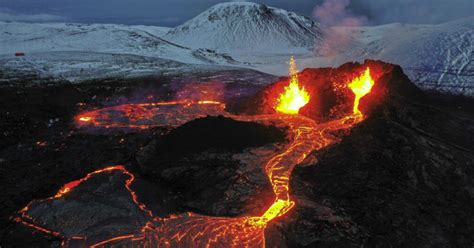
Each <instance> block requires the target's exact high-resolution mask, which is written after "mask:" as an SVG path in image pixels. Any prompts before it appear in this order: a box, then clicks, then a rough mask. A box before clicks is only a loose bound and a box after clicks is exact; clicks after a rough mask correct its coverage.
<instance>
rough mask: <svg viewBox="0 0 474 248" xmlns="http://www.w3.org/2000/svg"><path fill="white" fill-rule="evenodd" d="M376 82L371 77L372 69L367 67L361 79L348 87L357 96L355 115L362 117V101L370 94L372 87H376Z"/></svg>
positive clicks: (358, 78)
mask: <svg viewBox="0 0 474 248" xmlns="http://www.w3.org/2000/svg"><path fill="white" fill-rule="evenodd" d="M374 84H375V81H374V79H373V78H372V76H371V75H370V68H369V67H367V69H365V71H364V73H362V75H360V76H359V77H357V78H355V79H354V80H352V81H351V82H350V83H349V84H348V87H349V88H350V89H351V90H352V92H353V93H354V95H355V99H354V107H353V113H354V114H356V115H362V112H360V110H359V102H360V99H361V98H362V97H363V96H365V95H367V94H368V93H370V91H371V90H372V87H373V86H374Z"/></svg>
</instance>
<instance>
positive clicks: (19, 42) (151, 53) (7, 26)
mask: <svg viewBox="0 0 474 248" xmlns="http://www.w3.org/2000/svg"><path fill="white" fill-rule="evenodd" d="M166 31H167V28H159V27H155V28H153V27H146V26H125V25H116V24H66V23H41V24H32V23H21V22H0V34H1V36H0V44H1V46H0V54H4V55H5V54H14V53H15V52H17V51H21V52H25V53H27V54H29V53H45V52H49V53H52V52H65V51H70V52H94V53H111V54H133V55H142V56H148V57H159V58H164V59H172V60H176V61H179V62H184V63H194V64H210V63H216V64H229V63H230V64H232V63H234V62H235V61H232V59H231V58H229V57H226V56H223V55H221V54H216V53H214V52H212V51H207V50H205V49H191V48H187V47H183V46H179V45H176V44H173V43H171V42H169V41H167V40H164V39H162V38H160V37H159V36H158V35H161V34H163V33H164V32H166Z"/></svg>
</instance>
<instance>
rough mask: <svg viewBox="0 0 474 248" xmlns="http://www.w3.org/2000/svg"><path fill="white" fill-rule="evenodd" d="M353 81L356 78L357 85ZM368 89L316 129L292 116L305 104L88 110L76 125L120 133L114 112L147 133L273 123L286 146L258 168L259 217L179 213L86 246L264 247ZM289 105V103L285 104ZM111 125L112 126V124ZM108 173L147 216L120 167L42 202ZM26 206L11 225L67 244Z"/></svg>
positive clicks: (360, 88)
mask: <svg viewBox="0 0 474 248" xmlns="http://www.w3.org/2000/svg"><path fill="white" fill-rule="evenodd" d="M367 75H368V76H369V77H370V72H366V73H365V74H364V77H367ZM361 78H362V77H361ZM359 79H360V78H358V79H357V80H359ZM363 79H364V80H363V81H364V82H366V81H367V80H366V79H367V78H363ZM369 83H370V82H369ZM372 85H373V84H371V85H370V86H367V85H366V84H365V83H362V84H360V83H351V84H350V87H351V89H352V90H353V92H354V94H355V95H356V99H355V101H354V111H353V113H351V114H349V115H347V116H345V117H343V118H341V119H338V120H334V121H330V122H326V123H321V124H317V123H316V122H315V121H314V120H312V119H310V118H307V117H304V116H301V115H297V113H298V110H299V108H301V107H302V106H304V105H305V104H306V103H304V104H302V105H301V104H299V106H298V107H297V108H296V112H295V111H294V108H293V107H292V108H291V109H292V111H290V112H291V113H292V114H280V113H277V114H274V115H257V116H238V115H231V114H228V113H226V112H224V111H223V109H224V104H222V103H219V102H214V101H200V102H192V101H183V102H160V103H150V104H134V105H121V106H118V107H111V108H107V109H105V110H94V111H92V112H89V113H85V114H81V115H79V116H78V117H77V121H78V122H79V123H82V124H89V125H92V126H104V127H122V126H123V125H125V124H127V123H126V122H123V121H122V120H121V119H120V118H118V119H114V118H110V117H113V116H114V115H113V112H116V111H119V112H121V113H122V114H123V115H125V116H126V117H127V118H128V120H129V121H130V120H132V123H131V124H130V125H129V126H127V127H130V128H148V127H154V126H160V125H164V124H166V123H171V125H173V126H179V125H181V124H183V123H185V122H187V121H189V120H192V119H195V118H200V117H203V116H205V115H208V114H219V115H225V116H227V117H230V118H234V119H236V120H240V121H255V122H263V123H268V122H272V123H277V125H279V126H286V127H288V133H289V137H290V140H291V142H290V144H288V145H287V146H286V147H285V149H284V150H283V151H282V152H281V153H279V154H277V155H275V156H274V157H272V158H271V159H270V160H269V161H268V162H267V163H266V164H265V165H264V171H265V173H266V174H267V177H268V179H269V181H270V183H271V185H272V188H273V192H274V194H275V199H274V201H273V202H272V203H271V204H269V207H268V209H267V210H266V211H265V212H264V213H263V214H262V215H261V216H244V217H236V218H230V217H211V216H203V215H197V214H194V213H184V214H180V215H173V216H170V217H168V218H159V217H153V219H152V220H151V221H149V222H148V223H147V224H146V225H145V226H144V227H143V228H142V229H141V230H140V231H139V232H137V233H133V234H130V235H125V236H118V237H111V238H110V239H108V240H103V241H100V242H98V243H96V244H89V245H92V246H91V247H110V246H125V247H132V246H133V247H135V246H140V247H264V246H265V236H264V232H265V228H266V226H267V224H268V223H269V222H271V221H272V220H274V219H276V218H279V217H281V216H284V215H285V214H286V213H287V212H288V211H290V210H291V208H292V207H294V205H295V202H294V201H293V200H292V199H291V197H290V193H289V185H290V176H291V173H292V171H293V169H294V168H295V166H297V165H298V164H300V163H301V162H303V161H304V160H305V158H306V157H307V156H308V154H310V153H311V152H312V151H314V150H319V149H322V148H324V147H327V146H328V145H331V144H334V143H335V142H338V139H337V138H334V137H332V136H330V135H325V134H326V133H327V132H331V131H336V130H341V129H349V128H351V127H353V126H354V125H356V124H357V123H359V122H361V121H362V120H363V119H364V118H363V115H362V113H361V112H360V111H359V109H358V102H359V100H360V98H361V97H363V96H364V95H365V94H367V93H368V92H370V88H371V87H372ZM287 90H292V89H287ZM296 97H299V96H296ZM289 100H290V101H291V99H289ZM169 107H172V108H169ZM111 113H112V114H111ZM157 116H158V117H157ZM147 118H151V120H148V121H149V122H143V120H142V119H147ZM114 120H118V121H117V122H114ZM111 170H119V171H121V172H122V173H124V174H126V175H128V176H129V177H130V179H129V180H127V181H126V185H125V186H126V188H127V190H128V191H129V192H130V194H131V197H132V199H133V201H134V202H135V204H137V206H139V207H140V209H141V210H142V211H144V212H146V213H147V214H148V215H150V216H153V214H152V213H151V212H150V211H149V210H148V209H147V208H146V206H145V205H143V204H142V203H140V202H139V201H138V199H137V196H136V194H135V192H133V191H132V190H131V187H130V185H131V184H132V182H133V180H134V176H133V174H131V173H130V172H128V171H127V170H126V169H125V168H124V167H122V166H116V167H108V168H105V169H102V170H99V171H96V172H92V173H89V174H88V175H87V176H86V177H84V178H83V179H80V180H77V181H74V182H71V183H68V184H66V185H65V186H64V187H63V188H62V189H60V190H59V191H58V193H57V194H56V195H55V196H53V197H51V198H48V199H45V200H49V201H52V200H55V199H57V198H61V197H63V196H64V195H65V194H68V193H69V192H71V191H72V190H74V187H77V186H78V185H79V184H80V183H82V182H83V181H85V180H88V179H89V178H91V177H92V176H94V175H97V174H100V173H106V172H110V171H111ZM29 206H30V204H29V205H28V206H27V207H25V208H24V209H22V210H21V211H20V214H21V216H20V217H18V218H17V219H15V220H16V221H18V222H20V223H23V224H25V225H28V226H31V227H34V228H35V229H36V230H38V231H42V232H45V233H48V234H51V235H54V236H58V237H62V238H64V239H67V240H70V239H72V237H66V236H65V235H64V234H60V233H59V232H56V231H52V230H48V229H47V228H44V227H41V226H40V225H37V224H34V219H33V218H32V217H30V216H29V215H28V207H29ZM67 243H68V242H65V244H67Z"/></svg>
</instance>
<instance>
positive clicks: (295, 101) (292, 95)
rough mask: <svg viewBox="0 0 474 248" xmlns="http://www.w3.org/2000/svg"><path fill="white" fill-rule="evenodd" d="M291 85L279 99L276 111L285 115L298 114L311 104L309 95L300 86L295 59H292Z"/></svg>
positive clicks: (290, 70)
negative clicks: (301, 109)
mask: <svg viewBox="0 0 474 248" xmlns="http://www.w3.org/2000/svg"><path fill="white" fill-rule="evenodd" d="M289 73H290V84H289V85H288V86H286V87H285V91H284V92H283V93H282V94H281V95H280V97H279V98H278V103H277V106H276V107H275V110H276V111H277V112H280V113H284V114H298V112H299V110H300V108H302V107H303V106H304V105H306V104H307V103H308V102H309V98H310V96H309V93H308V92H307V91H306V90H305V89H304V88H303V87H301V88H300V86H299V83H298V70H297V68H296V62H295V59H294V58H293V57H291V59H290V68H289Z"/></svg>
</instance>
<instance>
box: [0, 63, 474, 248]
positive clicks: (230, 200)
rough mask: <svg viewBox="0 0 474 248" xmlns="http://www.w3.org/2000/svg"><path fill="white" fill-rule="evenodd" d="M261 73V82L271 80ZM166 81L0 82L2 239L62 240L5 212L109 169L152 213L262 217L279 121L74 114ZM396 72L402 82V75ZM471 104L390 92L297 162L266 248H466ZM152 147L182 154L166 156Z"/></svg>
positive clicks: (164, 94) (166, 92) (411, 91)
mask: <svg viewBox="0 0 474 248" xmlns="http://www.w3.org/2000/svg"><path fill="white" fill-rule="evenodd" d="M219 75H220V77H221V78H223V77H225V78H229V81H228V82H227V83H226V84H224V86H222V87H223V88H222V89H223V90H224V92H228V93H229V95H232V96H238V100H237V99H228V98H227V97H228V96H219V97H222V100H224V101H229V102H235V101H245V100H244V99H246V97H249V96H250V97H251V96H253V95H254V94H255V93H257V92H258V91H259V90H261V89H262V88H263V86H262V84H252V82H250V80H254V79H252V77H251V73H250V72H249V74H248V78H247V79H246V80H247V81H246V80H232V78H239V76H240V75H241V73H240V72H226V73H223V74H219ZM219 75H199V76H193V77H194V78H201V79H202V78H215V77H216V76H219ZM222 75H224V76H222ZM257 76H258V77H259V78H260V80H261V81H267V82H268V83H270V82H273V81H276V80H277V79H276V78H274V77H271V76H268V77H266V76H264V75H262V74H258V75H255V77H257ZM174 80H176V79H175V78H166V77H156V78H154V77H147V78H140V79H136V80H131V79H127V80H114V79H110V80H102V81H96V82H91V83H83V84H76V85H68V84H52V85H49V86H45V85H43V86H30V87H21V86H19V85H20V84H15V85H12V86H9V87H4V88H1V89H0V102H1V104H0V108H1V109H0V114H1V115H2V117H1V118H2V120H3V121H2V123H0V125H1V126H0V129H1V130H0V131H1V133H0V134H1V135H3V136H2V139H1V143H0V148H1V149H0V170H2V173H1V174H0V175H1V178H0V180H1V182H2V183H1V187H2V192H4V193H3V194H2V196H1V197H2V199H1V201H0V202H1V204H2V206H1V208H0V209H1V213H0V214H1V223H0V225H1V226H0V230H2V231H1V233H0V245H1V246H2V247H21V246H23V247H54V246H59V245H60V240H58V239H57V238H54V237H50V236H48V235H44V234H42V233H40V232H33V230H31V229H30V228H27V227H25V226H23V225H20V224H18V223H15V222H13V221H12V220H11V218H12V216H14V215H15V212H16V211H18V210H19V209H21V208H22V207H24V206H25V205H26V204H27V203H28V202H30V201H31V200H33V199H42V198H46V197H49V196H52V195H54V194H55V193H56V192H57V191H58V189H59V188H61V186H62V185H64V184H65V183H67V182H70V181H73V180H77V179H79V178H82V177H84V176H85V175H86V174H87V173H89V172H91V171H94V170H97V169H101V168H104V167H106V166H109V165H116V164H123V165H125V166H126V168H127V169H129V170H130V171H132V172H134V174H135V175H136V176H137V178H138V179H137V183H136V184H135V185H134V187H133V189H134V190H135V191H136V192H137V193H138V194H139V195H140V196H141V200H142V201H143V202H144V203H145V204H147V206H149V207H150V208H151V210H153V211H154V212H155V213H156V214H157V215H159V216H166V215H169V214H171V213H180V212H185V211H193V212H196V213H200V214H207V215H211V216H238V215H241V214H244V213H256V214H259V213H260V212H259V211H262V209H264V208H265V204H266V203H267V202H268V200H267V199H269V198H272V195H271V194H272V192H271V190H270V187H271V186H270V185H269V184H268V182H267V181H266V177H265V175H264V174H263V172H261V171H259V170H258V168H256V167H255V164H256V163H259V162H261V161H264V160H265V159H267V157H268V154H270V153H271V151H272V150H275V149H277V148H278V146H279V144H280V143H282V142H284V141H285V130H283V129H278V128H276V127H273V126H264V125H260V124H253V123H241V122H238V121H234V120H231V119H228V118H224V117H208V118H204V119H199V120H195V121H192V122H190V123H187V124H185V125H184V126H182V127H180V128H178V129H175V130H172V131H170V130H168V129H166V128H153V129H149V130H142V131H131V130H106V131H104V130H87V131H84V130H80V129H77V127H76V126H75V125H74V123H73V121H72V120H73V118H74V116H75V115H76V114H77V113H79V112H81V111H82V110H86V109H91V108H94V107H102V106H111V105H116V104H120V103H124V101H126V102H129V101H131V100H132V101H137V102H140V101H146V100H147V98H149V96H153V97H152V99H148V101H152V100H153V99H165V100H167V99H173V98H175V97H176V96H177V95H178V93H177V92H178V91H179V90H180V89H182V88H183V85H185V84H187V83H189V82H190V81H192V80H183V81H179V80H178V81H179V82H178V83H172V82H173V81H174ZM393 80H394V81H397V80H398V81H406V80H407V78H406V77H405V76H404V75H403V74H401V71H399V70H398V71H396V73H394V75H393ZM249 86H251V87H249ZM179 93H182V94H187V93H186V92H184V93H183V91H179ZM473 104H474V101H473V100H472V99H469V98H465V97H457V96H449V95H442V94H438V93H429V92H421V91H419V90H418V89H417V88H415V87H409V88H403V89H397V91H395V92H391V94H390V95H389V96H388V97H387V98H386V99H385V101H384V102H383V103H382V104H381V105H380V106H379V107H378V108H377V109H376V110H374V111H373V113H372V114H371V115H370V117H369V118H368V119H367V120H365V121H364V122H362V123H361V124H359V125H358V126H357V127H355V128H354V129H353V130H351V132H350V133H349V134H347V135H346V136H345V137H344V138H343V140H342V141H341V142H340V143H337V144H335V145H333V146H331V147H329V148H326V149H323V150H320V151H318V152H315V153H314V154H312V155H311V157H314V158H315V159H313V160H309V161H306V162H307V163H306V164H304V165H303V166H299V167H297V168H296V169H295V171H294V173H293V175H292V179H291V191H292V197H294V198H295V201H296V207H295V208H294V209H293V210H292V211H291V212H289V214H288V215H287V216H285V218H283V219H281V220H278V221H276V222H274V223H272V224H271V225H269V227H268V228H267V230H266V237H267V245H268V246H270V247H272V246H273V245H275V246H278V247H361V246H364V247H387V246H390V247H420V246H422V247H472V245H473V244H474V238H473V237H474V224H472V223H474V213H473V212H472V208H473V207H474V182H473V179H472V178H474V167H473V162H472V161H474V155H473V154H474V153H473V151H474V141H473V139H472V137H474V112H472V106H473ZM209 126H212V127H215V128H213V129H210V128H209ZM183 134H184V135H183ZM190 134H191V135H190ZM192 134H195V135H192ZM229 134H238V135H229ZM256 135H258V138H255V137H256ZM183 137H184V138H183ZM188 137H189V138H188ZM222 137H223V138H224V139H225V140H226V142H225V144H226V145H223V144H222V139H223V138H222ZM251 137H253V139H252V138H251ZM160 147H161V148H163V147H167V148H173V147H179V148H182V147H185V149H172V150H171V151H169V152H167V153H166V154H165V155H166V156H163V154H160V152H161V151H162V149H160ZM150 163H154V164H157V165H158V166H155V167H153V166H150V165H149V164H150ZM116 180H121V179H120V177H119V178H116ZM92 183H94V182H92ZM95 183H98V184H99V185H101V183H102V184H103V182H101V181H99V182H95ZM111 185H112V186H113V185H114V180H109V183H108V184H106V185H102V187H103V188H104V192H108V191H107V187H110V186H111ZM96 186H97V185H96ZM109 190H110V189H109ZM115 194H120V192H115ZM92 199H94V198H92ZM86 201H87V200H86ZM153 206H159V207H153ZM93 210H94V209H92V210H90V211H93ZM126 217H129V216H121V218H123V219H126ZM93 225H94V224H93ZM121 225H123V226H124V228H129V225H127V223H125V224H124V223H121Z"/></svg>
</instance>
